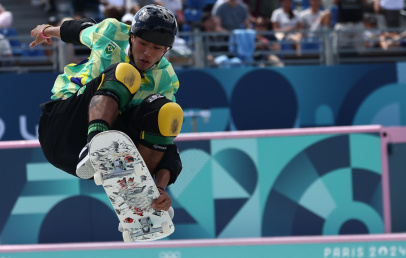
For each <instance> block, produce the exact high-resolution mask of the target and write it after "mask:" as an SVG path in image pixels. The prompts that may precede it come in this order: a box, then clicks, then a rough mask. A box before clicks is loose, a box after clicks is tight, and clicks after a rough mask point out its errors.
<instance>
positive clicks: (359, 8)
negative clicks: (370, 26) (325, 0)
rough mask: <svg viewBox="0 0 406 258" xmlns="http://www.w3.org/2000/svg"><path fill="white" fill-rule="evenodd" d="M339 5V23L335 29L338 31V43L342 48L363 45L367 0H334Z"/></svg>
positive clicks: (357, 47) (360, 46)
mask: <svg viewBox="0 0 406 258" xmlns="http://www.w3.org/2000/svg"><path fill="white" fill-rule="evenodd" d="M333 3H334V4H336V5H337V8H338V9H337V23H336V24H335V26H334V30H335V31H337V32H338V33H337V36H338V38H337V40H336V44H338V47H340V48H354V47H355V48H356V49H358V50H359V49H360V48H362V47H363V35H362V32H363V31H364V29H365V26H364V23H363V19H364V4H366V0H333Z"/></svg>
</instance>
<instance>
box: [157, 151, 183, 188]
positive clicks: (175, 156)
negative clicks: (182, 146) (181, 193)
mask: <svg viewBox="0 0 406 258" xmlns="http://www.w3.org/2000/svg"><path fill="white" fill-rule="evenodd" d="M160 169H167V170H169V172H170V173H171V179H170V180H169V183H168V185H170V184H173V183H175V181H176V179H177V178H178V176H179V174H180V172H181V171H182V161H181V160H180V155H179V150H178V147H176V145H175V144H171V145H168V147H167V148H166V151H165V155H164V156H163V158H162V160H161V162H160V163H159V164H158V166H157V168H156V170H155V171H158V170H160Z"/></svg>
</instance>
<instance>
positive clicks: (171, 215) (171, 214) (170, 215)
mask: <svg viewBox="0 0 406 258" xmlns="http://www.w3.org/2000/svg"><path fill="white" fill-rule="evenodd" d="M168 214H169V217H171V219H173V217H174V216H175V211H174V210H173V208H172V206H171V207H169V210H168Z"/></svg>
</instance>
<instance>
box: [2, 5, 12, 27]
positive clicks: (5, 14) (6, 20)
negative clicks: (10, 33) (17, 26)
mask: <svg viewBox="0 0 406 258" xmlns="http://www.w3.org/2000/svg"><path fill="white" fill-rule="evenodd" d="M12 25H13V14H12V13H11V12H10V11H7V10H6V8H4V6H3V5H1V4H0V28H2V29H8V28H10V27H11V26H12Z"/></svg>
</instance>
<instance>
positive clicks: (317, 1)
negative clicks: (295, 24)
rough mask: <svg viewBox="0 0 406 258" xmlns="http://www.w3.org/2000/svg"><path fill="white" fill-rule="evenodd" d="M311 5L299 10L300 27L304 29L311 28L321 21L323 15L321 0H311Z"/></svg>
mask: <svg viewBox="0 0 406 258" xmlns="http://www.w3.org/2000/svg"><path fill="white" fill-rule="evenodd" d="M309 4H310V7H309V8H307V9H305V10H303V11H301V12H299V27H300V28H301V29H303V30H310V28H311V27H312V26H313V27H314V25H315V24H316V23H317V22H319V21H320V18H321V16H322V12H323V11H322V10H321V7H322V3H321V0H309Z"/></svg>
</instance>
